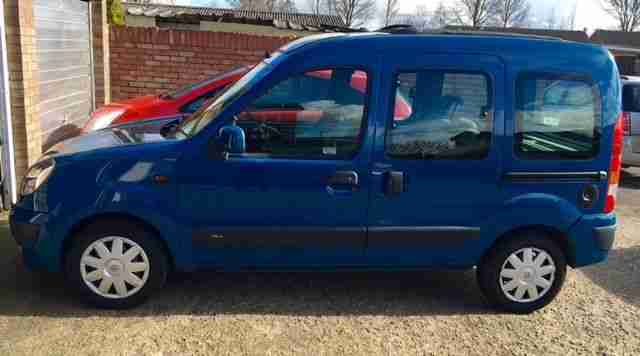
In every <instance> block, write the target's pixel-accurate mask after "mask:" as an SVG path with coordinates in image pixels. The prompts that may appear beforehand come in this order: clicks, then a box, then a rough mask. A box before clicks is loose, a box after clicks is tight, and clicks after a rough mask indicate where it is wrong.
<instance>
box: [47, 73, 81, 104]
mask: <svg viewBox="0 0 640 356" xmlns="http://www.w3.org/2000/svg"><path fill="white" fill-rule="evenodd" d="M87 90H91V78H89V77H88V76H85V77H77V78H72V79H64V80H56V81H52V82H46V83H41V84H40V103H48V102H50V101H52V100H55V99H57V98H65V97H66V96H68V95H69V94H72V93H77V94H78V95H79V94H80V93H86V92H87ZM61 93H63V94H61ZM85 97H86V95H85ZM87 99H88V98H87Z"/></svg>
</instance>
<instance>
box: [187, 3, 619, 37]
mask: <svg viewBox="0 0 640 356" xmlns="http://www.w3.org/2000/svg"><path fill="white" fill-rule="evenodd" d="M376 1H377V2H378V8H379V10H380V11H381V9H382V2H383V0H376ZM601 1H602V0H530V2H531V4H532V6H533V16H534V17H535V18H537V19H540V20H543V19H545V18H548V17H549V13H550V12H551V11H554V10H555V11H556V12H558V16H559V17H566V16H568V15H569V14H570V13H571V12H572V11H573V8H574V6H575V7H576V10H577V11H576V29H583V28H587V29H588V30H589V31H593V30H594V29H596V28H604V29H610V28H614V27H615V22H614V21H613V19H612V18H611V17H609V16H608V14H607V13H606V12H605V11H604V10H603V9H602V5H601ZM443 2H444V3H445V4H454V2H455V0H445V1H443ZM176 3H180V4H186V5H189V4H192V5H195V6H197V5H208V6H210V4H214V6H219V7H227V3H226V1H225V0H176ZM296 3H297V4H298V9H299V10H300V11H306V10H307V4H308V0H296ZM439 3H440V1H438V0H400V10H401V12H402V13H412V12H413V11H414V10H415V8H416V6H419V5H425V6H427V7H428V8H432V9H433V8H435V7H437V6H438V4H439ZM380 11H379V12H380ZM372 25H374V26H375V25H376V24H372Z"/></svg>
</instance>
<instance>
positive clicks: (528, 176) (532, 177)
mask: <svg viewBox="0 0 640 356" xmlns="http://www.w3.org/2000/svg"><path fill="white" fill-rule="evenodd" d="M504 178H505V179H506V180H509V181H514V182H534V183H535V182H546V181H571V180H585V179H586V180H593V181H604V180H607V172H605V171H598V172H509V173H507V174H505V175H504Z"/></svg>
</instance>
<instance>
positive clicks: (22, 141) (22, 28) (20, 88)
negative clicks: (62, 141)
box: [4, 0, 42, 180]
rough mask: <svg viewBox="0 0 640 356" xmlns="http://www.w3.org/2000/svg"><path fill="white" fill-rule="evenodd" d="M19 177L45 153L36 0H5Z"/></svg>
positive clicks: (10, 85) (15, 148) (17, 172)
mask: <svg viewBox="0 0 640 356" xmlns="http://www.w3.org/2000/svg"><path fill="white" fill-rule="evenodd" d="M4 5H5V9H4V11H5V12H4V13H5V18H4V21H5V23H6V34H7V58H8V64H9V88H10V89H9V91H10V98H11V110H12V114H13V117H12V122H13V140H14V141H13V142H14V146H15V147H14V151H15V161H16V162H15V165H16V177H17V178H18V180H20V179H21V178H22V176H23V175H24V174H25V173H26V170H27V168H28V167H29V165H31V164H33V163H35V161H36V160H37V159H38V158H39V157H40V155H41V154H42V143H41V137H40V136H41V135H40V132H41V131H40V118H39V116H38V106H37V103H38V97H39V95H40V93H39V87H38V61H37V58H36V50H37V49H36V38H35V26H34V19H33V0H4Z"/></svg>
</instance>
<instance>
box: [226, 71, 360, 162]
mask: <svg viewBox="0 0 640 356" xmlns="http://www.w3.org/2000/svg"><path fill="white" fill-rule="evenodd" d="M367 92H368V76H367V73H366V72H364V71H360V70H353V69H326V70H316V71H310V72H306V73H304V74H299V75H295V76H292V77H290V78H289V79H286V80H284V81H282V82H280V83H279V84H277V85H275V86H274V87H272V88H271V89H270V90H269V91H268V92H267V93H265V94H264V95H262V96H261V97H259V98H258V99H257V100H254V102H253V103H252V104H251V105H249V107H248V109H247V110H245V111H244V112H242V113H240V114H239V115H237V117H236V118H237V121H236V124H237V125H238V126H239V127H241V128H242V129H243V130H244V131H245V137H246V143H247V149H246V153H247V154H254V155H255V154H258V155H266V156H269V157H291V158H303V159H304V158H326V159H339V158H350V157H351V156H353V155H354V154H355V153H356V152H357V150H358V149H359V147H360V141H361V136H362V135H361V133H362V128H363V126H364V125H363V124H364V120H365V119H364V118H365V112H366V107H365V103H366V98H367Z"/></svg>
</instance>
